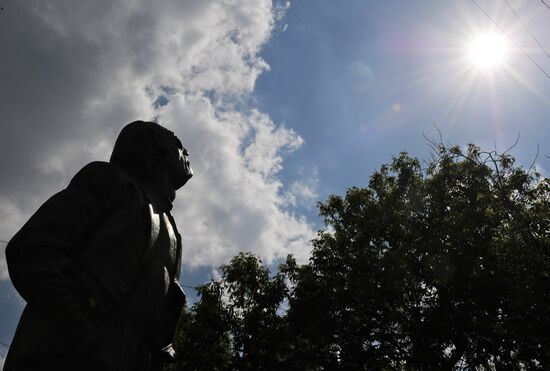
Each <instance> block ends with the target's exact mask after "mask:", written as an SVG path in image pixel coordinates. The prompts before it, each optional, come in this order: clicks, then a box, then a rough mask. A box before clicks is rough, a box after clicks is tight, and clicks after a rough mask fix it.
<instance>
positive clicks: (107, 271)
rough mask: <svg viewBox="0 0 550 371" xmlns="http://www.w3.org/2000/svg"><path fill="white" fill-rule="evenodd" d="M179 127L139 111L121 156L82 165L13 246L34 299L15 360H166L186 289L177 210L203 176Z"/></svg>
mask: <svg viewBox="0 0 550 371" xmlns="http://www.w3.org/2000/svg"><path fill="white" fill-rule="evenodd" d="M187 155H188V153H187V150H186V149H185V148H184V147H183V146H182V144H181V142H180V140H179V139H178V138H177V137H176V136H175V135H174V134H173V133H172V132H171V131H169V130H167V129H165V128H164V127H162V126H160V125H158V124H156V123H153V122H143V121H135V122H132V123H130V124H128V125H127V126H126V127H124V128H123V129H122V131H121V132H120V135H119V136H118V138H117V141H116V143H115V146H114V149H113V153H112V155H111V159H110V161H109V162H108V163H107V162H92V163H90V164H88V165H86V166H85V167H84V168H82V169H81V170H80V171H79V172H78V173H77V174H76V175H75V176H74V178H73V179H72V180H71V182H70V183H69V185H68V187H67V188H66V189H64V190H62V191H61V192H59V193H57V194H55V195H54V196H53V197H51V198H50V199H49V200H48V201H46V202H45V203H44V204H43V205H42V206H41V207H40V208H39V209H38V211H37V212H36V213H35V214H34V215H33V216H32V217H31V218H30V220H29V221H28V222H27V223H26V224H25V225H24V226H23V227H22V228H21V230H20V231H19V232H18V233H17V234H16V235H15V236H14V237H13V238H12V240H11V241H10V242H9V244H8V246H7V247H6V258H7V262H8V269H9V273H10V277H11V280H12V282H13V284H14V286H15V288H16V289H17V291H18V292H19V293H20V294H21V296H22V297H23V298H24V299H25V301H26V302H27V305H26V307H25V309H24V311H23V314H22V315H21V319H20V321H19V324H18V326H17V330H16V333H15V336H14V339H13V342H12V345H11V347H10V350H9V352H8V356H7V359H6V362H5V365H4V370H5V371H20V370H56V371H60V370H95V371H97V370H100V371H111V370H112V371H115V370H116V371H123V370H128V371H133V370H147V371H152V370H159V369H160V368H161V367H162V364H163V363H165V362H168V361H170V360H172V359H173V357H174V350H173V348H172V339H173V336H174V333H175V328H176V326H177V322H178V319H179V316H180V313H181V310H182V308H183V306H184V305H185V295H184V293H183V291H182V290H181V288H180V286H179V284H178V279H179V275H180V260H181V238H180V235H179V234H178V231H177V228H176V223H175V222H174V219H173V217H172V215H171V214H170V210H171V209H172V202H173V201H174V199H175V194H176V190H177V189H179V188H181V187H182V186H183V185H184V184H185V183H186V182H187V181H188V180H189V179H190V178H191V177H192V175H193V171H192V170H191V166H190V163H189V161H188V160H187Z"/></svg>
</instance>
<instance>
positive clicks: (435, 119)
mask: <svg viewBox="0 0 550 371" xmlns="http://www.w3.org/2000/svg"><path fill="white" fill-rule="evenodd" d="M314 3H315V4H313V2H311V1H301V2H294V3H293V4H292V6H291V7H290V9H289V11H288V13H287V16H286V18H285V21H286V23H287V24H288V27H287V28H286V30H285V32H282V33H279V34H276V36H275V37H274V39H273V40H272V41H271V42H269V43H268V44H267V46H266V47H265V49H264V52H263V56H264V58H265V59H266V60H267V61H268V63H269V64H270V66H271V71H269V72H268V73H265V74H263V75H262V76H260V78H259V79H258V82H257V87H256V91H255V96H256V97H257V100H258V102H259V104H260V106H261V107H262V109H263V110H265V111H266V112H268V113H269V114H270V115H271V117H273V118H274V120H275V121H280V122H284V123H285V124H286V125H287V126H289V127H291V128H293V129H294V130H296V131H297V132H298V133H299V134H300V136H302V138H304V140H305V143H306V144H305V145H304V146H303V148H301V149H300V150H299V151H297V153H296V154H294V155H293V156H292V157H290V158H289V159H287V163H286V168H285V171H288V172H289V173H290V172H296V171H299V169H302V168H310V169H311V168H317V169H318V172H319V179H320V181H319V189H318V193H319V198H320V199H321V200H322V199H325V198H326V196H327V195H328V194H330V193H338V194H342V193H343V192H344V191H345V189H346V188H347V187H349V186H351V185H356V186H361V185H365V184H366V182H367V179H368V176H369V174H370V173H371V172H372V171H373V170H374V169H376V168H377V167H378V166H379V165H380V164H382V163H384V162H388V161H389V160H390V159H391V156H392V155H396V154H398V153H399V151H401V150H406V151H408V152H409V153H411V154H412V155H415V156H418V157H420V158H424V159H427V158H428V147H427V145H426V141H425V140H424V139H423V136H422V132H424V133H425V134H426V135H427V136H429V137H436V136H437V131H436V129H435V127H434V125H435V126H437V128H439V130H441V132H442V135H443V138H444V140H445V141H446V142H449V143H453V144H459V145H464V144H466V143H469V142H473V143H477V144H480V145H482V146H483V147H485V148H493V147H494V145H495V144H496V146H497V148H500V149H501V150H503V149H505V148H507V147H508V146H509V145H511V144H512V143H513V142H514V141H515V139H516V136H517V135H518V133H519V134H520V135H521V138H520V141H519V143H518V146H517V147H516V150H515V151H514V153H515V154H516V155H517V156H518V159H519V161H520V162H521V163H523V164H530V162H531V161H532V160H533V159H534V157H535V155H536V146H537V145H540V155H539V158H538V164H540V166H543V167H546V168H548V167H549V161H548V160H547V159H545V158H544V156H543V154H548V153H549V152H550V144H549V143H548V142H547V141H546V140H545V138H547V137H548V134H549V133H550V126H549V123H548V112H549V109H550V105H549V100H548V99H549V97H550V79H548V78H547V77H546V76H545V75H544V74H543V73H541V72H540V71H539V70H538V69H537V67H536V66H535V65H533V64H532V62H530V61H529V59H528V58H527V57H526V56H525V55H523V54H522V53H521V52H517V51H516V52H511V54H510V55H508V56H507V57H506V58H507V60H506V61H505V63H506V64H509V66H508V67H504V66H502V67H498V68H495V70H494V71H487V73H486V72H485V71H481V72H479V74H478V76H477V77H474V75H475V71H474V70H473V68H470V69H469V68H468V66H466V65H465V63H462V64H461V62H463V59H464V54H465V52H464V50H463V49H464V47H463V46H462V45H461V44H463V43H465V44H466V46H467V44H468V39H469V38H471V37H473V36H475V35H476V34H477V33H483V32H487V31H494V32H498V31H495V26H494V24H493V23H492V22H491V21H490V20H489V19H488V18H487V17H486V16H485V15H484V14H483V13H481V12H480V10H479V9H478V8H476V6H475V5H474V4H473V3H472V2H470V1H456V2H451V1H445V2H442V1H408V2H402V1H385V2H380V1H338V2H335V1H315V2H314ZM480 5H482V6H483V7H484V8H485V10H486V11H487V12H490V13H492V14H493V16H494V17H495V18H496V20H498V22H499V24H501V25H502V27H506V28H507V29H509V30H510V31H509V32H510V36H511V37H513V38H514V39H515V40H517V42H519V43H520V44H521V45H522V47H523V48H525V49H526V50H528V51H529V54H530V55H531V56H532V57H533V58H535V59H536V60H538V61H539V63H540V64H541V65H542V66H544V67H545V68H546V70H547V71H548V70H550V59H549V58H548V57H547V56H546V55H544V54H543V51H542V50H541V49H539V48H537V45H536V44H535V42H534V41H533V40H531V39H530V38H529V35H528V34H527V33H526V32H525V31H524V29H523V28H522V27H521V26H520V25H518V22H517V20H516V19H515V18H514V17H515V16H514V15H513V13H511V11H509V10H508V8H506V7H505V6H504V2H502V1H499V2H495V1H493V2H491V1H485V2H480ZM511 5H514V6H515V10H516V11H517V12H518V13H519V14H520V16H522V20H523V21H524V22H526V24H528V26H529V29H530V30H531V32H533V33H534V34H535V35H536V36H537V37H538V38H539V41H541V43H543V45H546V46H547V48H550V36H549V35H550V10H548V9H546V8H545V7H544V6H543V5H542V4H541V3H540V2H536V1H529V2H528V1H516V2H511ZM518 26H519V27H518ZM511 48H513V47H511ZM507 69H512V70H513V71H515V73H517V74H518V75H519V76H520V78H522V79H524V80H525V83H524V84H525V85H526V86H524V85H523V84H522V83H518V82H517V81H516V79H515V78H513V76H512V74H511V73H510V72H507V71H506V70H507ZM468 79H473V82H472V86H471V87H470V88H468V87H467V82H466V81H467V80H468ZM460 99H463V102H462V103H461V104H460V103H458V102H457V101H458V100H460Z"/></svg>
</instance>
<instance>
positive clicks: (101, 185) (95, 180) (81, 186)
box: [67, 161, 137, 204]
mask: <svg viewBox="0 0 550 371" xmlns="http://www.w3.org/2000/svg"><path fill="white" fill-rule="evenodd" d="M136 187H137V186H136V184H135V183H134V182H133V181H132V180H131V178H130V177H129V175H127V174H126V173H125V172H124V171H123V170H121V169H120V168H119V167H118V166H116V165H113V164H111V163H108V162H103V161H94V162H91V163H89V164H88V165H86V166H84V167H83V168H82V169H81V170H80V171H79V172H78V173H76V175H75V176H74V177H73V179H72V180H71V182H70V183H69V186H68V187H67V189H70V190H85V191H87V192H89V193H90V194H91V195H92V196H93V197H94V198H96V199H100V200H102V201H103V202H105V203H107V204H118V203H120V202H122V201H123V200H124V198H125V197H126V195H127V194H128V192H129V191H130V190H132V189H135V188H136Z"/></svg>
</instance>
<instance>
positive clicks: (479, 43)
mask: <svg viewBox="0 0 550 371" xmlns="http://www.w3.org/2000/svg"><path fill="white" fill-rule="evenodd" d="M507 53H508V43H507V40H506V38H505V37H504V36H502V35H500V34H496V33H493V32H489V33H484V34H480V35H477V36H476V37H475V38H473V40H472V42H471V44H470V46H469V50H468V56H469V58H470V61H471V62H472V64H473V65H474V66H476V67H481V68H485V69H493V68H495V67H497V66H499V65H501V64H502V63H503V62H504V61H505V59H506V55H507Z"/></svg>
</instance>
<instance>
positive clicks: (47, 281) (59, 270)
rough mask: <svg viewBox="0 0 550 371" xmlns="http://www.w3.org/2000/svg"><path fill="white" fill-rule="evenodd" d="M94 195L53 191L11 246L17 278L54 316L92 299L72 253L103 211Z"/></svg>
mask: <svg viewBox="0 0 550 371" xmlns="http://www.w3.org/2000/svg"><path fill="white" fill-rule="evenodd" d="M99 213H100V210H99V208H98V206H97V204H96V202H95V200H94V198H93V197H92V195H91V194H90V193H89V192H87V191H86V190H84V189H76V190H75V189H65V190H63V191H61V192H59V193H58V194H56V195H54V196H53V197H51V198H50V199H49V200H48V201H46V203H45V204H44V205H42V206H41V207H40V209H38V211H37V212H36V213H35V214H34V215H33V216H32V217H31V218H30V220H29V221H28V222H27V223H26V224H25V225H24V226H23V228H21V230H20V231H19V232H18V233H17V234H16V235H15V236H14V237H13V238H12V240H11V241H10V243H9V244H8V246H7V247H6V258H7V262H8V269H9V273H10V277H11V279H12V282H13V284H14V286H15V288H16V289H17V291H18V292H19V293H20V294H21V296H22V297H23V298H24V299H25V300H26V301H27V303H28V305H29V307H30V308H32V309H36V311H37V312H39V313H43V314H44V315H47V316H48V317H49V318H51V319H52V320H55V319H56V318H59V319H63V318H69V317H70V316H71V315H72V314H74V313H77V312H79V310H80V309H82V307H83V306H85V305H86V301H87V297H86V294H85V293H84V292H82V287H79V286H80V285H79V282H78V279H77V276H76V274H75V269H76V267H75V265H74V264H73V259H72V256H73V255H74V254H75V251H74V249H75V245H76V242H77V241H78V239H79V238H81V236H82V235H83V234H84V233H85V231H86V230H87V229H88V228H90V226H91V225H93V224H94V222H96V221H97V219H98V217H99Z"/></svg>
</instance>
